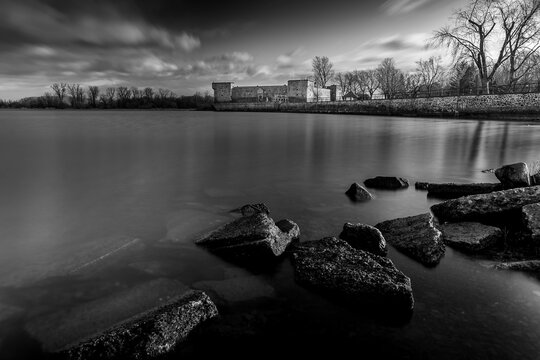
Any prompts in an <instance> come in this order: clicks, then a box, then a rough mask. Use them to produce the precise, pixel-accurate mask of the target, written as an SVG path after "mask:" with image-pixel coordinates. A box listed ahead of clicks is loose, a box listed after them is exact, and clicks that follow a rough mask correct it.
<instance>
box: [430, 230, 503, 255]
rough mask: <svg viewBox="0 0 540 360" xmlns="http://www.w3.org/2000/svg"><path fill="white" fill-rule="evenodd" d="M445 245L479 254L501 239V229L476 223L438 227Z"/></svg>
mask: <svg viewBox="0 0 540 360" xmlns="http://www.w3.org/2000/svg"><path fill="white" fill-rule="evenodd" d="M438 228H439V230H441V232H442V234H443V240H444V242H445V243H446V245H448V246H451V247H453V248H456V249H459V250H462V251H465V252H471V253H475V252H481V251H483V250H485V249H487V248H489V247H491V246H493V245H495V244H496V243H497V242H498V241H499V240H501V239H502V237H503V234H502V231H501V229H499V228H497V227H494V226H488V225H484V224H480V223H477V222H461V223H447V224H443V225H438Z"/></svg>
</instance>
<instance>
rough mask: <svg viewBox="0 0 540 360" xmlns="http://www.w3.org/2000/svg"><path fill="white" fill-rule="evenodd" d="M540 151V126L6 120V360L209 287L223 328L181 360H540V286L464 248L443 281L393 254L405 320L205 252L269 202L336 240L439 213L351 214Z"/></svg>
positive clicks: (0, 321) (55, 117) (1, 144)
mask: <svg viewBox="0 0 540 360" xmlns="http://www.w3.org/2000/svg"><path fill="white" fill-rule="evenodd" d="M539 150H540V125H536V124H534V123H525V122H504V121H473V120H442V119H422V118H392V117H370V116H352V115H351V116H340V115H321V114H317V115H315V114H280V113H276V114H274V113H214V112H188V111H186V112H183V111H182V112H181V111H177V112H173V111H170V112H165V111H163V112H161V111H148V112H145V111H133V112H132V111H0V175H1V176H0V201H1V202H0V358H1V359H10V358H13V359H19V358H39V357H44V356H45V355H43V354H42V351H54V350H58V349H61V348H62V347H63V346H66V345H67V344H68V343H70V342H73V341H76V340H77V339H79V338H81V337H85V336H89V335H92V334H93V333H95V332H97V331H100V330H103V329H104V328H106V327H108V326H110V325H112V323H114V322H117V321H120V320H123V319H125V318H127V317H129V316H132V315H135V314H137V313H139V312H141V311H144V310H146V309H147V308H150V307H153V306H155V305H156V304H159V303H162V302H164V301H166V300H167V299H168V298H169V297H171V296H174V295H176V294H177V293H181V292H183V291H184V290H185V289H186V288H189V287H192V288H199V289H204V290H206V291H207V293H208V294H209V295H210V296H211V297H212V298H213V299H214V300H215V302H216V304H217V305H218V308H219V310H220V312H221V314H222V319H221V321H220V322H219V323H218V324H213V325H212V326H209V328H208V329H207V332H206V333H202V332H201V333H195V334H194V340H193V341H192V343H191V344H189V345H188V346H187V347H186V348H184V349H182V350H180V351H179V354H177V355H184V356H189V355H193V356H202V355H209V354H219V355H220V356H230V355H235V356H238V355H247V354H249V352H250V351H254V353H253V354H254V356H255V355H261V354H267V355H268V354H275V355H279V354H284V355H286V354H291V353H295V354H312V355H320V354H323V353H328V354H339V353H342V352H343V353H344V352H345V351H351V350H352V351H354V352H353V354H355V353H356V354H357V355H358V356H360V355H367V354H368V353H372V352H373V351H376V354H377V355H378V356H382V355H385V356H392V357H393V358H409V359H471V358H474V359H495V358H501V359H538V358H540V341H538V339H540V283H539V281H538V280H536V279H535V278H532V277H529V276H527V275H525V274H521V273H512V272H501V271H495V270H492V269H490V268H489V266H488V265H489V262H487V261H482V260H479V259H475V258H472V257H469V256H467V255H464V254H462V253H459V252H457V251H453V250H452V249H450V248H447V252H446V255H445V257H444V258H443V260H442V262H441V263H440V265H439V266H437V267H436V268H432V269H428V268H425V267H424V266H422V265H421V264H419V263H417V262H415V261H414V260H411V259H410V258H408V257H406V256H404V255H402V254H400V253H398V252H396V251H395V250H394V249H392V248H390V251H389V255H388V256H389V258H390V259H392V260H393V261H394V263H395V265H396V266H397V267H398V268H399V269H400V270H401V271H403V272H404V273H405V274H406V275H408V276H409V277H410V278H411V280H412V286H413V291H414V297H415V302H416V303H415V309H414V313H413V315H412V317H411V319H410V320H408V321H406V322H404V323H399V324H393V323H388V322H380V321H378V320H377V319H373V318H372V317H370V316H368V315H369V314H366V311H365V309H356V308H355V307H354V306H351V305H350V304H347V305H345V304H341V303H339V302H337V301H335V299H327V298H324V297H322V296H320V295H319V294H317V293H314V292H311V291H309V290H305V289H303V288H301V287H299V286H297V285H296V284H295V283H294V279H293V272H292V268H291V265H290V262H289V260H288V259H285V260H284V261H282V262H281V263H279V264H278V265H276V267H275V268H272V269H270V270H268V271H265V272H258V273H250V272H249V271H247V270H245V269H240V268H237V267H235V266H234V265H233V264H230V263H226V262H224V261H222V260H220V259H219V258H217V257H214V256H213V255H211V254H209V253H208V252H207V251H205V250H204V249H200V248H197V247H196V246H195V245H194V244H193V239H194V238H195V237H196V236H198V235H199V234H201V233H203V232H205V231H208V230H211V229H213V228H214V227H216V226H218V225H219V224H222V223H224V222H226V221H230V220H231V219H233V218H234V215H233V214H231V213H230V212H229V211H230V210H231V209H234V208H237V207H239V206H241V205H244V204H247V203H256V202H264V203H266V204H267V205H268V207H269V208H270V211H271V216H272V217H273V218H274V219H275V220H279V219H282V218H289V219H292V220H294V221H295V222H297V223H298V224H299V226H300V229H301V240H302V241H305V240H316V239H320V238H322V237H325V236H337V235H338V234H339V232H340V230H341V228H342V226H343V223H345V222H347V221H349V222H362V223H366V224H371V225H374V224H376V223H377V222H380V221H383V220H388V219H393V218H396V217H402V216H409V215H416V214H420V213H423V212H426V211H428V209H429V206H431V205H432V204H434V203H435V202H437V201H438V200H435V199H428V198H427V197H426V193H425V192H421V191H416V190H415V189H414V186H412V187H410V188H409V189H407V190H403V191H382V190H375V191H373V193H374V195H375V199H374V200H372V201H370V202H366V203H352V202H351V201H349V199H348V198H347V197H346V196H345V195H344V192H345V190H347V188H348V186H349V185H350V184H351V183H353V182H355V181H356V182H359V183H361V182H363V181H364V180H365V179H366V178H368V177H373V176H376V175H395V176H402V177H405V178H407V179H409V181H410V182H411V184H414V182H415V181H429V182H493V181H496V179H495V177H494V175H492V174H489V173H482V172H481V170H483V169H487V168H495V167H498V166H500V165H502V164H507V163H512V162H517V161H526V162H532V161H535V160H538V159H540V151H539ZM367 313H369V311H368V312H367ZM257 351H258V352H260V353H259V354H257ZM374 356H375V355H374Z"/></svg>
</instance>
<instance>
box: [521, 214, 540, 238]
mask: <svg viewBox="0 0 540 360" xmlns="http://www.w3.org/2000/svg"><path fill="white" fill-rule="evenodd" d="M521 213H522V217H521V218H522V222H523V228H524V229H525V231H524V232H525V234H526V236H527V237H528V238H529V240H530V242H531V245H533V246H535V247H540V204H531V205H526V206H524V207H523V208H522V209H521Z"/></svg>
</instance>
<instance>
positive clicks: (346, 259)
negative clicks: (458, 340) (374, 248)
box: [293, 238, 414, 311]
mask: <svg viewBox="0 0 540 360" xmlns="http://www.w3.org/2000/svg"><path fill="white" fill-rule="evenodd" d="M293 265H294V273H295V280H296V281H297V282H298V283H299V284H302V285H305V286H307V287H310V288H313V289H316V290H319V291H323V292H326V293H328V294H331V295H334V296H338V297H342V298H345V299H346V300H351V301H353V302H358V303H362V304H367V306H373V307H379V306H381V305H382V306H385V307H386V308H387V309H390V310H398V311H410V310H412V309H413V306H414V300H413V294H412V288H411V280H410V279H409V278H408V277H407V276H405V275H404V274H403V273H402V272H401V271H399V270H398V269H396V267H395V266H394V264H393V263H392V261H391V260H389V259H387V258H385V257H382V256H377V255H374V254H372V253H369V252H367V251H363V250H356V249H353V248H352V246H350V245H349V244H348V243H346V242H345V241H343V240H339V239H336V238H324V239H321V240H319V241H309V242H305V243H302V244H300V245H298V246H296V247H295V249H294V250H293Z"/></svg>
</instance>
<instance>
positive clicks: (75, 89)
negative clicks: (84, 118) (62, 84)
mask: <svg viewBox="0 0 540 360" xmlns="http://www.w3.org/2000/svg"><path fill="white" fill-rule="evenodd" d="M67 90H68V92H69V96H71V106H72V107H74V108H80V107H82V105H83V103H84V90H83V88H82V87H81V85H80V84H68V85H67Z"/></svg>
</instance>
